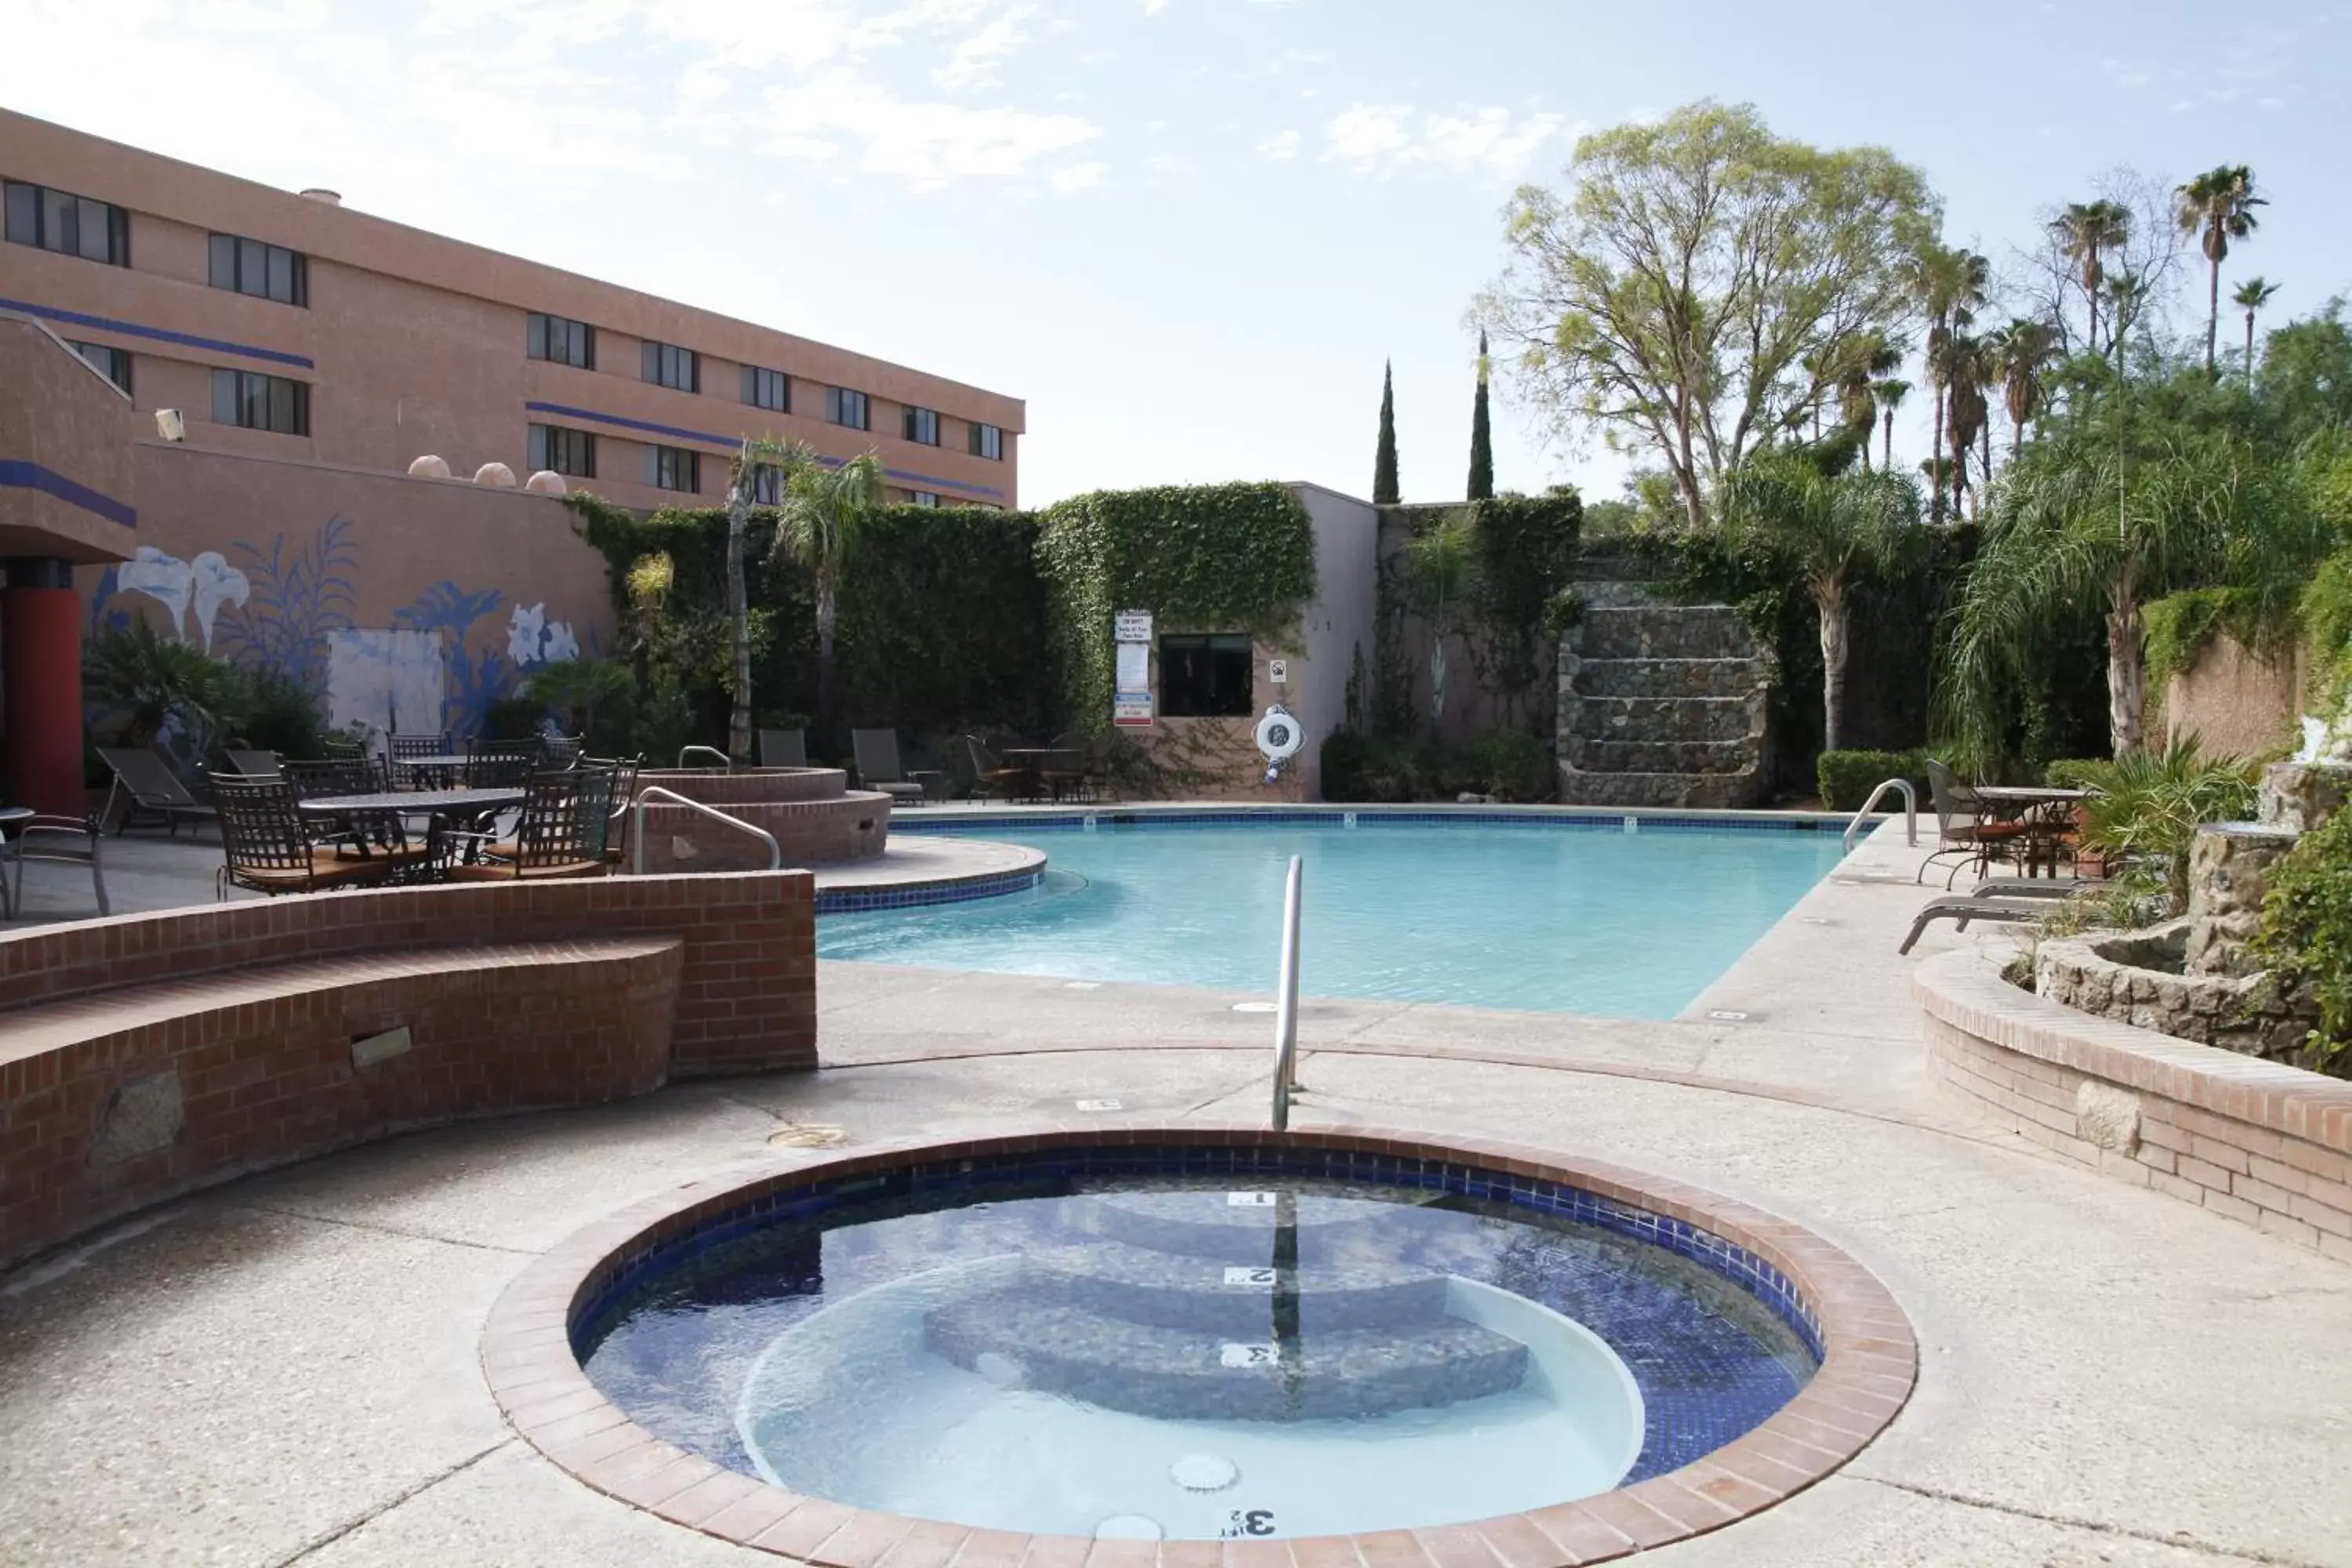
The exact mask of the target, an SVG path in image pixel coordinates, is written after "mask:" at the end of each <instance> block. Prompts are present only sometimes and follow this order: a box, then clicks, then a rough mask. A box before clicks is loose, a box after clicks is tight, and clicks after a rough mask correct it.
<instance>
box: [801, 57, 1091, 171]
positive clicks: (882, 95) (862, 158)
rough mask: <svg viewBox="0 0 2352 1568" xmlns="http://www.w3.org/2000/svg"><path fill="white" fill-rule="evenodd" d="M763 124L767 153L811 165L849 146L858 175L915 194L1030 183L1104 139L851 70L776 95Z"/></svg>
mask: <svg viewBox="0 0 2352 1568" xmlns="http://www.w3.org/2000/svg"><path fill="white" fill-rule="evenodd" d="M759 124H760V129H761V132H762V134H761V140H760V141H759V142H758V143H757V150H758V151H760V152H762V153H770V154H772V155H774V156H779V157H793V156H796V155H799V156H804V155H805V153H806V152H807V150H808V149H809V148H810V147H811V146H812V145H836V146H837V145H839V144H840V143H842V142H849V143H851V144H853V145H855V146H856V147H857V149H858V150H857V152H856V153H855V154H854V155H853V156H852V157H851V159H850V160H849V163H848V166H849V167H850V168H851V169H852V170H853V171H854V172H856V173H859V174H877V175H885V176H887V177H890V178H893V179H897V180H899V181H902V182H904V183H905V184H907V185H908V186H909V187H911V188H912V189H915V190H918V191H923V190H937V189H939V188H940V187H941V186H944V185H947V184H951V183H953V182H955V181H957V180H963V179H979V178H995V179H1004V178H1013V177H1017V176H1022V175H1026V174H1033V173H1035V172H1037V166H1038V165H1039V164H1041V163H1045V162H1046V161H1048V160H1050V159H1052V158H1053V156H1054V155H1055V154H1056V153H1067V152H1069V151H1071V150H1073V149H1075V148H1078V147H1082V146H1085V145H1086V144H1087V142H1092V141H1094V140H1095V139H1096V138H1097V137H1098V136H1100V135H1101V133H1102V132H1101V131H1100V129H1099V128H1098V127H1097V126H1096V125H1095V124H1094V123H1093V122H1092V121H1087V120H1083V119H1080V118H1078V117H1077V116H1076V115H1071V114H1035V113H1031V112H1029V111H1028V110H1018V109H1006V108H988V107H972V106H967V105H964V104H959V103H927V102H921V101H917V100H908V99H902V98H900V97H898V95H897V94H895V93H893V92H891V91H890V90H889V89H887V88H886V87H884V86H882V85H881V84H880V83H878V82H876V81H874V80H873V79H871V78H868V77H866V75H864V74H863V73H862V72H859V71H857V70H856V69H854V68H835V69H832V70H827V71H822V72H818V73H816V74H814V76H812V77H810V78H807V79H803V81H802V82H801V83H799V84H798V85H797V86H793V87H779V88H772V89H769V91H768V92H767V94H766V102H765V106H764V109H763V110H762V112H761V115H760V117H759Z"/></svg>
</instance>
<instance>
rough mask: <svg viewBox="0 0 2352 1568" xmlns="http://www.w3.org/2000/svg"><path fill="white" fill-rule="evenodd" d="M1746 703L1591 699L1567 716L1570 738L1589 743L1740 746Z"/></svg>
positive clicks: (1748, 710) (1749, 717)
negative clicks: (1723, 743) (1722, 743)
mask: <svg viewBox="0 0 2352 1568" xmlns="http://www.w3.org/2000/svg"><path fill="white" fill-rule="evenodd" d="M1753 710H1754V704H1753V703H1752V702H1751V701H1750V700H1748V698H1746V697H1588V698H1586V699H1584V700H1582V701H1580V702H1578V703H1577V704H1575V711H1574V712H1572V713H1570V714H1569V715H1568V716H1567V717H1568V732H1569V733H1570V734H1571V735H1581V736H1583V737H1584V738H1585V739H1587V740H1591V741H1662V742H1695V741H1738V742H1745V741H1747V740H1748V732H1749V726H1750V724H1751V723H1752V722H1753Z"/></svg>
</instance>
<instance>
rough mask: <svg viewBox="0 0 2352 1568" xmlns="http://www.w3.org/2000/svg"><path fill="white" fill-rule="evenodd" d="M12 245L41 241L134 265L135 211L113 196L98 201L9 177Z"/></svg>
mask: <svg viewBox="0 0 2352 1568" xmlns="http://www.w3.org/2000/svg"><path fill="white" fill-rule="evenodd" d="M5 187H6V188H5V193H0V194H5V200H6V205H7V235H8V243H9V244H11V245H33V246H38V247H40V248H41V249H43V250H54V251H58V252H59V253H61V254H63V255H66V256H79V257H81V258H84V259H86V260H89V261H103V262H105V263H107V264H108V265H109V266H111V267H128V266H130V265H131V215H130V214H129V213H128V212H126V211H124V210H123V209H122V208H121V207H119V206H116V205H114V204H113V203H111V202H94V201H92V200H90V199H89V197H88V196H78V195H74V194H73V193H72V192H70V191H53V190H51V189H49V188H48V187H47V185H28V184H24V183H23V182H22V181H19V180H9V181H7V182H5Z"/></svg>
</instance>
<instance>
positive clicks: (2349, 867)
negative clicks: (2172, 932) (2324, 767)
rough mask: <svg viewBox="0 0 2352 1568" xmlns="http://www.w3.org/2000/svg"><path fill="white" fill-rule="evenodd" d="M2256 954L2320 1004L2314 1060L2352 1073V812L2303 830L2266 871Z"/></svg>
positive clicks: (2333, 1069)
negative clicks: (2298, 839) (2267, 880)
mask: <svg viewBox="0 0 2352 1568" xmlns="http://www.w3.org/2000/svg"><path fill="white" fill-rule="evenodd" d="M2254 952H2255V955H2256V956H2257V957H2258V958H2260V959H2261V960H2262V961H2263V963H2266V964H2268V965H2270V966H2271V968H2272V970H2273V973H2275V974H2276V976H2277V978H2278V980H2279V982H2280V983H2281V984H2283V985H2285V986H2288V987H2291V988H2292V987H2305V986H2307V987H2309V989H2310V993H2311V995H2312V998H2313V1000H2314V1001H2315V1002H2316V1003H2317V1004H2318V1006H2319V1027H2318V1028H2316V1029H2315V1030H2313V1031H2312V1033H2311V1038H2310V1040H2309V1042H2308V1045H2307V1047H2306V1048H2307V1049H2308V1050H2309V1052H2310V1058H2309V1059H2310V1061H2311V1063H2312V1065H2313V1066H2315V1067H2316V1068H2319V1070H2320V1071H2322V1072H2327V1073H2333V1074H2335V1075H2336V1077H2338V1078H2346V1077H2352V813H2343V814H2340V815H2338V816H2335V817H2332V818H2330V819H2329V820H2328V822H2327V823H2326V825H2325V826H2321V827H2318V828H2315V829H2314V830H2313V831H2312V832H2309V833H2306V834H2305V835H2304V836H2303V839H2302V841H2301V842H2300V843H2298V844H2296V845H2295V847H2294V849H2292V850H2291V851H2289V852H2288V854H2287V857H2286V858H2285V859H2284V860H2283V861H2281V862H2280V863H2279V865H2278V868H2277V869H2275V870H2274V871H2273V872H2272V874H2271V885H2270V891H2269V892H2268V894H2266V895H2265V896H2264V898H2263V929H2262V931H2261V933H2260V934H2259V935H2258V936H2257V937H2256V938H2255V939H2254Z"/></svg>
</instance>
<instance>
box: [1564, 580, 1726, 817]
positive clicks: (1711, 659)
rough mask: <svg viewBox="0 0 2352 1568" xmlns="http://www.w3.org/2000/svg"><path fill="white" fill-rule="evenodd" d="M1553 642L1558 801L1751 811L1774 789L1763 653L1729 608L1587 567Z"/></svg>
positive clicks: (1583, 803)
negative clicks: (1568, 622) (1669, 597)
mask: <svg viewBox="0 0 2352 1568" xmlns="http://www.w3.org/2000/svg"><path fill="white" fill-rule="evenodd" d="M1579 575H1580V576H1582V577H1584V578H1586V580H1585V581H1583V582H1581V583H1580V584H1578V592H1579V593H1580V595H1582V596H1583V599H1584V605H1585V608H1584V614H1583V616H1582V618H1581V619H1580V621H1579V622H1578V624H1577V625H1575V626H1571V627H1570V628H1569V630H1568V633H1567V635H1566V636H1564V637H1562V638H1561V639H1560V649H1559V798H1560V799H1561V800H1563V801H1566V802H1568V803H1569V804H1570V805H1651V806H1681V807H1685V808H1706V807H1722V806H1738V805H1754V804H1755V803H1756V802H1757V801H1759V800H1761V799H1762V798H1763V797H1764V795H1765V794H1766V792H1767V791H1768V790H1769V787H1770V784H1771V779H1770V774H1769V748H1768V745H1767V739H1766V728H1765V714H1766V705H1767V701H1768V699H1769V696H1770V693H1771V686H1772V661H1771V658H1770V655H1769V653H1768V652H1767V651H1766V650H1765V649H1763V648H1761V647H1758V646H1757V643H1756V639H1755V637H1753V636H1751V635H1750V634H1749V632H1748V627H1747V625H1746V623H1744V622H1743V621H1741V620H1740V618H1739V614H1738V611H1736V610H1734V609H1733V608H1732V607H1731V606H1730V605H1676V604H1672V603H1668V602H1667V601H1666V600H1664V598H1663V597H1662V596H1661V595H1658V594H1656V593H1655V592H1654V591H1653V590H1652V589H1651V588H1650V587H1649V586H1648V585H1647V584H1643V583H1642V582H1641V581H1639V580H1638V579H1637V578H1636V577H1635V576H1634V575H1633V568H1632V567H1631V566H1630V565H1629V563H1624V562H1620V561H1612V560H1609V559H1606V558H1602V559H1588V560H1587V561H1586V563H1584V565H1583V567H1582V568H1581V569H1580V573H1579Z"/></svg>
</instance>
